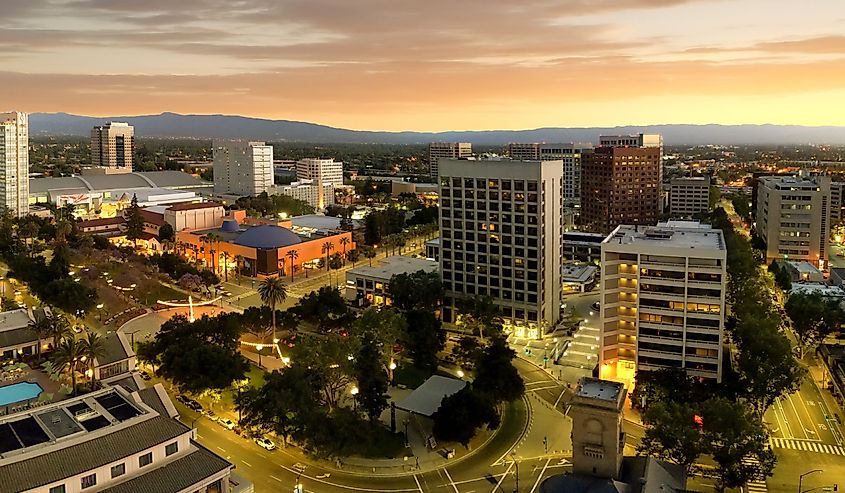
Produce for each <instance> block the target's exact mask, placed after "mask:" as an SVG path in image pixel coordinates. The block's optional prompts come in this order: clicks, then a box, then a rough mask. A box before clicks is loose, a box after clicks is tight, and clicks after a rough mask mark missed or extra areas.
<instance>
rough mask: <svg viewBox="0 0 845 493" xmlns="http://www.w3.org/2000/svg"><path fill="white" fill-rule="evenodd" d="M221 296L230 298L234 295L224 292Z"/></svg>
mask: <svg viewBox="0 0 845 493" xmlns="http://www.w3.org/2000/svg"><path fill="white" fill-rule="evenodd" d="M220 295H221V296H225V297H226V298H228V297H230V296H232V293H230V292H229V291H223V292H222V293H220Z"/></svg>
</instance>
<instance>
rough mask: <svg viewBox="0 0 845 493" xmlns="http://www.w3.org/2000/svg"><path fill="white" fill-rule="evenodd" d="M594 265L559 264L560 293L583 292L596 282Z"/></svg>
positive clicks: (596, 268) (596, 270) (596, 269)
mask: <svg viewBox="0 0 845 493" xmlns="http://www.w3.org/2000/svg"><path fill="white" fill-rule="evenodd" d="M596 272H598V267H596V266H595V265H582V264H563V265H561V266H560V283H561V287H560V292H561V293H562V294H572V293H584V292H586V291H589V290H590V289H592V288H593V286H594V285H595V284H596Z"/></svg>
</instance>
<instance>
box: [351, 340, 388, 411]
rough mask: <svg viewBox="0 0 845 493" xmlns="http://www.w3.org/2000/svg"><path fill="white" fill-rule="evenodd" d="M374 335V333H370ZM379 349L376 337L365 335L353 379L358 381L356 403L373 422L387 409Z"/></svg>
mask: <svg viewBox="0 0 845 493" xmlns="http://www.w3.org/2000/svg"><path fill="white" fill-rule="evenodd" d="M370 335H375V334H370ZM380 359H381V350H380V349H379V342H378V340H377V339H376V338H373V337H367V338H365V339H364V340H363V341H362V342H361V348H360V349H359V351H358V356H357V357H356V358H355V379H356V380H357V382H358V395H357V396H356V399H357V400H358V405H359V406H360V408H361V409H362V410H363V411H364V413H366V414H367V416H368V417H369V418H370V422H375V421H377V420H378V418H379V416H381V413H382V411H384V410H385V409H387V403H388V395H387V387H388V376H387V373H386V372H385V368H384V366H382V364H381V361H380Z"/></svg>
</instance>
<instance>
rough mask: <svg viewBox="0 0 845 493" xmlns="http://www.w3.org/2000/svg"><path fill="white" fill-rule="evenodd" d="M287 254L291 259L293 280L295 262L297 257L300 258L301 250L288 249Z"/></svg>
mask: <svg viewBox="0 0 845 493" xmlns="http://www.w3.org/2000/svg"><path fill="white" fill-rule="evenodd" d="M285 255H286V256H287V257H288V258H289V259H290V282H293V271H294V270H295V269H294V263H295V261H296V259H298V258H299V252H297V251H296V250H288V253H286V254H285Z"/></svg>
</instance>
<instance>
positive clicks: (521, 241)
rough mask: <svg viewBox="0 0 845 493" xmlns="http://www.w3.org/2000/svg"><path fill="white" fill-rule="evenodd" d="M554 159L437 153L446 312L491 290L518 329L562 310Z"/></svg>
mask: <svg viewBox="0 0 845 493" xmlns="http://www.w3.org/2000/svg"><path fill="white" fill-rule="evenodd" d="M562 180H563V165H562V163H561V162H560V161H513V160H466V159H464V160H459V159H441V160H440V178H439V183H440V186H439V192H440V245H441V248H440V267H441V273H442V276H443V282H444V284H445V286H446V300H445V303H444V309H443V315H444V319H445V320H447V321H449V322H455V321H456V320H457V318H458V315H459V314H458V313H457V310H456V305H458V304H459V300H460V299H466V298H470V297H473V296H477V295H480V296H489V297H491V298H492V299H493V301H494V303H495V304H496V305H497V306H498V307H499V308H500V310H501V315H502V318H503V319H504V320H505V323H506V324H507V325H508V326H510V327H512V328H513V330H514V332H515V333H516V334H517V335H519V336H522V337H535V338H538V337H541V336H542V335H543V333H544V331H545V330H546V329H548V328H551V327H553V326H554V325H555V324H556V323H557V321H558V320H559V318H560V287H561V285H560V265H559V263H560V262H559V259H560V241H561V229H560V218H559V214H560V203H561V181H562Z"/></svg>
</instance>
